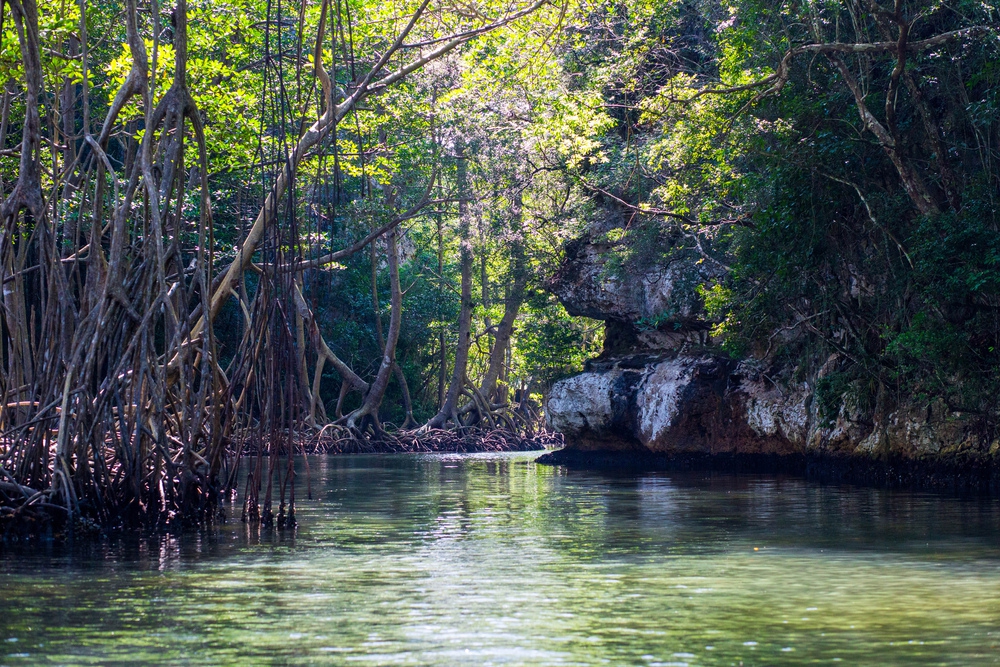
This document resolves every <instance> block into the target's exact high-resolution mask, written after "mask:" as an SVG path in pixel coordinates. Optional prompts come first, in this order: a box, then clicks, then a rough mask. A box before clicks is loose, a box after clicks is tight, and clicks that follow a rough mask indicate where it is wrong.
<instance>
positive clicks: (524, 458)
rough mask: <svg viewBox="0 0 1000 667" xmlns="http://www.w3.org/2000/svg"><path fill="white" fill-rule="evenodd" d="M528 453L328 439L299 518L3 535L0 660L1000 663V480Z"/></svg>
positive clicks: (313, 468) (314, 463)
mask: <svg viewBox="0 0 1000 667" xmlns="http://www.w3.org/2000/svg"><path fill="white" fill-rule="evenodd" d="M534 456H535V454H512V455H463V456H449V455H428V456H353V457H349V456H343V457H330V458H313V459H311V461H310V464H311V465H310V467H311V471H312V476H313V491H314V498H315V500H313V501H303V502H302V504H301V505H300V507H299V520H300V526H299V528H298V529H297V531H296V532H295V533H294V534H293V533H291V532H286V533H284V534H282V533H278V532H277V531H275V532H270V533H268V532H265V533H263V534H262V533H260V532H259V531H257V530H248V529H247V528H246V527H244V526H243V525H242V524H241V523H240V522H239V521H238V520H236V521H230V522H229V523H228V524H226V525H224V526H222V527H220V528H217V529H214V530H212V531H207V532H203V533H201V534H191V535H185V536H181V537H159V538H152V539H144V538H138V537H136V538H134V539H123V540H120V541H117V542H115V543H113V544H104V545H99V546H94V545H91V546H88V547H86V548H79V547H78V548H76V549H68V548H65V547H54V546H49V547H47V548H46V549H44V550H43V553H39V551H38V550H37V549H36V550H35V551H34V552H33V553H32V554H26V553H23V552H18V551H14V550H12V549H11V548H9V547H8V548H6V549H5V550H4V551H0V664H11V665H20V664H51V663H62V664H126V663H128V664H133V663H153V662H165V663H207V664H233V665H237V664H238V665H244V664H314V663H315V664H358V665H396V664H400V665H454V664H467V665H491V664H492V665H497V664H505V665H515V664H529V665H596V664H615V665H622V664H626V665H685V664H686V665H732V664H737V665H738V664H740V663H741V662H742V663H743V664H746V665H751V664H756V665H776V664H796V665H797V664H803V663H832V662H834V661H842V663H843V664H867V665H875V664H898V665H925V664H926V665H931V664H955V665H974V664H1000V505H998V503H997V502H996V501H989V500H983V499H978V500H960V499H955V498H946V497H941V496H935V495H929V494H912V493H894V492H886V491H879V490H872V489H863V488H853V487H824V486H819V485H816V484H813V483H808V482H805V481H802V480H799V479H791V478H778V477H767V476H753V477H736V476H731V475H724V474H708V473H698V474H674V473H660V474H646V475H639V476H634V475H632V476H616V475H608V474H601V473H593V472H580V471H566V470H561V469H553V468H548V467H544V466H536V465H535V464H533V463H531V459H532V458H534ZM300 479H301V478H300Z"/></svg>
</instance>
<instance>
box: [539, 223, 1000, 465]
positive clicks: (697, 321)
mask: <svg viewBox="0 0 1000 667" xmlns="http://www.w3.org/2000/svg"><path fill="white" fill-rule="evenodd" d="M607 250H608V248H605V247H602V246H601V245H600V244H596V243H593V242H591V241H589V240H588V239H583V240H581V241H577V242H575V243H574V244H570V246H569V247H568V248H567V254H566V256H567V260H566V264H565V265H564V266H563V267H562V269H561V270H560V272H559V273H558V274H557V275H556V276H555V278H554V279H553V280H552V282H551V286H552V289H553V291H554V292H555V293H556V294H557V295H558V296H559V297H560V299H561V300H562V302H563V304H564V305H565V306H566V309H567V310H568V311H569V312H571V313H574V314H579V315H586V316H589V317H596V318H600V319H604V320H605V322H606V339H605V348H604V353H603V354H602V355H601V356H600V357H599V358H597V359H594V360H592V361H590V362H589V363H588V364H587V367H586V369H585V371H584V372H583V373H581V374H579V375H575V376H573V377H570V378H567V379H564V380H561V381H559V382H556V383H555V384H554V385H553V386H552V388H551V390H550V392H549V394H548V397H547V403H546V419H547V420H548V424H549V425H550V427H552V428H553V429H555V430H557V431H560V432H562V433H563V434H564V435H565V439H566V442H567V450H566V451H568V452H578V453H579V452H619V453H625V452H629V453H632V454H651V455H666V456H670V455H691V454H698V455H702V454H703V455H720V454H722V455H744V454H768V455H778V456H788V455H797V456H803V455H804V456H822V457H833V458H840V459H844V460H848V459H850V460H863V461H875V460H889V459H892V460H897V459H898V460H907V461H951V462H954V461H959V460H961V461H967V460H975V461H979V462H983V461H987V462H989V461H993V460H994V459H997V460H1000V442H995V443H993V445H992V446H991V447H987V448H985V449H984V447H983V446H982V436H981V434H980V433H977V432H976V429H975V422H974V420H972V419H968V418H966V416H964V415H962V414H960V413H956V412H954V411H949V410H948V409H947V408H946V407H945V406H943V405H941V406H936V407H933V406H932V408H928V407H926V405H923V406H920V405H917V404H916V403H913V404H908V403H906V402H905V401H904V402H902V403H901V404H899V405H897V406H896V407H895V408H894V409H888V408H884V409H882V410H877V411H876V412H877V413H879V414H880V415H881V416H880V417H875V418H874V419H872V418H870V417H869V418H867V419H866V418H863V417H862V416H861V415H859V414H856V412H855V411H852V410H851V409H849V408H848V407H847V405H841V406H840V410H839V412H838V413H837V414H835V415H832V416H831V415H829V414H821V410H820V406H819V401H818V400H817V394H816V387H817V386H818V384H819V382H820V381H821V379H822V378H823V377H824V376H825V375H826V374H828V373H829V372H830V369H832V368H834V367H835V366H836V363H837V357H836V355H834V356H833V357H831V358H830V359H828V360H826V363H823V364H819V363H817V364H815V366H816V368H815V369H814V370H813V371H810V372H801V371H800V370H799V369H796V368H792V367H789V365H788V364H789V362H784V365H782V363H780V362H775V361H774V360H771V361H769V362H768V365H766V370H765V364H763V363H762V362H755V361H753V360H748V361H744V362H741V363H738V362H736V361H734V360H731V359H729V358H728V357H727V356H726V355H724V354H722V353H721V351H720V350H719V349H718V348H717V347H714V346H713V345H712V340H711V339H710V338H709V337H708V336H707V335H706V330H707V329H708V328H709V323H708V322H706V321H705V318H704V315H703V313H702V310H701V306H700V302H699V301H698V297H697V291H696V289H695V288H696V286H697V285H698V284H700V283H703V282H705V281H707V280H711V279H712V278H714V277H716V274H714V273H712V271H711V270H709V269H707V268H705V264H706V263H704V262H697V261H694V260H690V261H687V262H682V261H676V262H673V263H672V264H671V266H669V267H667V268H666V269H664V270H663V271H660V272H658V273H656V274H655V275H653V276H651V277H649V278H647V279H643V280H637V281H631V282H628V281H623V280H621V279H618V278H615V277H613V275H611V274H610V272H608V271H607V270H606V269H607V264H608V259H607V257H606V254H605V253H606V252H607ZM643 318H647V319H649V318H653V319H657V320H658V321H660V322H661V326H659V327H656V328H649V327H639V326H636V323H637V322H639V321H641V320H643ZM664 323H665V324H664ZM774 378H779V379H778V380H775V379H774ZM828 410H829V406H827V411H828ZM977 465H978V464H977ZM990 465H992V464H990Z"/></svg>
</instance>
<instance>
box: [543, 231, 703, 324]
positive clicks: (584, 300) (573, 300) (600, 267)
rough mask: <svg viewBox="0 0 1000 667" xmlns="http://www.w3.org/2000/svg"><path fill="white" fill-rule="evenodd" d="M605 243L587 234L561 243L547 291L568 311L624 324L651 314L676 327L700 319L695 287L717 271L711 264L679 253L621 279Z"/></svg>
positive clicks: (695, 322) (700, 321) (696, 322)
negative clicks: (558, 264)
mask: <svg viewBox="0 0 1000 667" xmlns="http://www.w3.org/2000/svg"><path fill="white" fill-rule="evenodd" d="M611 247H612V246H611V245H610V244H607V243H598V242H593V241H592V240H591V239H590V237H584V238H582V239H577V240H575V241H571V242H570V243H568V244H567V245H566V261H565V262H564V263H563V265H562V266H561V267H560V269H559V271H557V272H556V274H555V275H554V276H553V277H552V279H551V280H550V282H549V289H550V290H551V291H552V293H553V294H555V295H556V296H557V297H559V300H560V301H562V304H563V306H565V308H566V311H567V312H568V313H570V314H571V315H578V316H582V317H592V318H594V319H598V320H616V321H619V322H630V323H634V322H637V321H639V320H643V319H653V318H656V319H659V320H663V321H669V322H671V323H674V324H680V325H684V324H698V325H701V324H702V323H703V322H702V320H703V317H702V313H701V299H700V297H699V296H698V293H697V291H696V288H697V287H698V285H701V284H703V283H705V282H708V281H709V280H711V279H712V278H715V277H718V276H720V275H721V269H720V268H719V267H718V266H717V265H715V264H713V263H711V262H704V261H702V262H700V263H699V262H698V258H697V257H694V256H688V255H683V254H682V255H680V256H679V257H678V258H677V259H675V260H674V261H671V262H670V263H669V264H667V265H666V266H664V267H658V268H656V269H655V270H652V271H649V272H646V273H644V274H643V275H639V276H628V277H621V276H618V275H616V272H614V271H612V270H610V267H609V266H608V260H609V256H610V254H609V251H610V250H611Z"/></svg>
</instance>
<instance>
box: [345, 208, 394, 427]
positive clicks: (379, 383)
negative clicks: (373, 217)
mask: <svg viewBox="0 0 1000 667" xmlns="http://www.w3.org/2000/svg"><path fill="white" fill-rule="evenodd" d="M398 237H399V228H398V227H394V228H393V230H392V231H391V232H390V233H389V236H388V238H387V243H388V246H389V250H388V254H389V283H390V286H391V290H392V296H391V298H390V305H391V314H390V317H389V335H388V338H387V340H386V341H385V351H384V352H383V354H382V365H381V366H380V367H379V369H378V375H376V376H375V381H374V382H372V385H371V388H369V390H368V394H367V395H366V396H365V400H364V403H362V405H361V407H360V408H358V409H357V410H355V411H354V412H352V413H351V414H350V415H349V416H348V417H347V426H348V428H351V429H355V428H357V427H358V420H360V419H362V418H363V417H370V418H371V419H372V421H373V422H374V424H375V428H376V431H377V430H379V429H380V428H381V427H380V426H379V421H378V409H379V406H380V405H381V404H382V397H383V396H385V390H386V388H387V387H388V385H389V375H390V373H391V372H392V369H393V366H395V365H396V342H397V341H398V340H399V328H400V324H401V322H402V319H403V317H402V315H403V290H402V289H401V288H400V285H399V255H398V251H397V248H396V239H397V238H398ZM373 243H374V242H373Z"/></svg>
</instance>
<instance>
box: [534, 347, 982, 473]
mask: <svg viewBox="0 0 1000 667" xmlns="http://www.w3.org/2000/svg"><path fill="white" fill-rule="evenodd" d="M814 397H815V392H814V388H813V383H811V382H808V381H804V382H801V383H799V384H797V385H794V384H793V385H790V386H781V387H779V386H776V385H774V384H773V383H771V382H769V381H768V380H766V379H765V378H762V377H760V376H759V374H758V373H755V372H754V371H752V370H751V369H750V368H749V367H748V366H747V365H745V364H735V363H734V362H732V361H730V360H728V359H726V358H725V357H722V356H720V355H718V354H715V353H713V352H711V351H702V352H699V353H680V352H674V353H665V354H659V355H633V356H630V357H617V358H606V359H602V360H597V361H594V362H591V364H590V365H589V367H588V369H587V370H586V371H585V372H583V373H581V374H579V375H576V376H574V377H571V378H568V379H566V380H562V381H560V382H557V383H556V384H555V385H554V386H553V387H552V390H551V392H550V394H549V399H548V403H547V405H546V418H547V419H548V423H549V425H550V426H551V427H552V428H554V429H555V430H557V431H561V432H562V433H564V434H565V436H566V441H567V443H568V446H569V447H571V448H573V449H576V450H585V451H594V450H630V451H638V452H648V453H666V454H671V453H703V454H720V453H741V454H750V453H761V454H781V455H786V454H824V455H834V456H844V455H857V456H862V457H867V458H884V457H885V456H895V457H902V458H911V459H927V458H931V459H932V458H934V457H936V456H948V455H954V454H961V453H963V452H974V451H975V452H978V451H979V448H978V445H977V442H978V440H977V438H976V436H975V434H974V433H973V432H972V430H971V428H970V423H969V422H968V421H967V420H963V419H961V417H960V416H959V417H957V418H956V416H955V414H954V413H948V412H947V411H945V410H944V409H943V408H942V409H940V410H939V412H938V413H937V414H934V412H933V411H930V414H928V411H927V409H926V408H924V409H923V410H921V411H919V412H918V411H915V410H913V409H912V408H909V407H906V406H904V407H902V408H900V409H899V410H897V411H895V412H891V413H889V415H888V417H887V418H886V419H885V421H884V423H878V422H876V423H870V422H864V421H856V420H854V419H852V418H851V416H850V415H849V414H847V410H846V409H842V410H841V413H840V414H839V415H838V416H837V418H836V419H834V420H832V421H830V420H824V419H822V418H821V416H820V414H819V410H818V406H817V404H816V401H815V400H814ZM994 449H1000V445H994Z"/></svg>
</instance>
